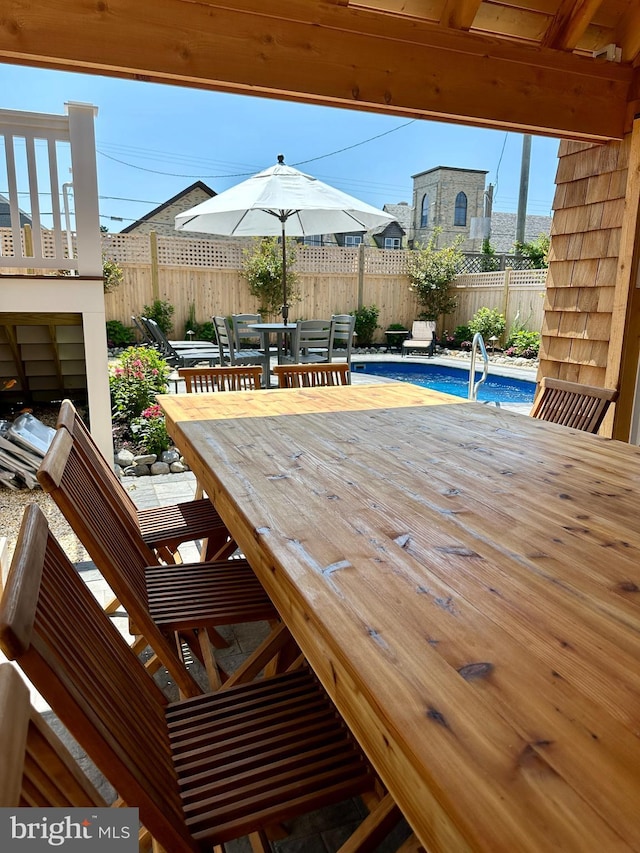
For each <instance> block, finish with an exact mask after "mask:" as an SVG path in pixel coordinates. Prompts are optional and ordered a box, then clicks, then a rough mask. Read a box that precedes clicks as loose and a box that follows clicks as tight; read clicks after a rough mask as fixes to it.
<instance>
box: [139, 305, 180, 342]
mask: <svg viewBox="0 0 640 853" xmlns="http://www.w3.org/2000/svg"><path fill="white" fill-rule="evenodd" d="M174 311H175V308H174V307H173V305H172V304H171V303H170V302H166V301H163V300H162V299H154V301H153V302H152V303H151V305H145V306H144V307H143V309H142V314H143V316H145V317H150V318H151V319H152V320H155V321H156V323H157V324H158V325H159V326H160V328H161V330H162V331H163V332H164V333H165V335H166V336H167V337H169V334H170V333H171V329H172V328H173V320H172V319H171V318H172V317H173V312H174Z"/></svg>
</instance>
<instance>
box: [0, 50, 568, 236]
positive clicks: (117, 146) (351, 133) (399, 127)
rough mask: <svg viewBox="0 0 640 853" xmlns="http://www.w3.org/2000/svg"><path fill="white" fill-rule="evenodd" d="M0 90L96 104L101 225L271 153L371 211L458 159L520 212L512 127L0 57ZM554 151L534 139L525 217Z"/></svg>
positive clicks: (54, 105) (502, 205)
mask: <svg viewBox="0 0 640 853" xmlns="http://www.w3.org/2000/svg"><path fill="white" fill-rule="evenodd" d="M0 92H1V93H2V95H0V109H10V110H27V111H30V112H46V113H56V114H62V113H64V104H65V102H66V101H81V102H84V103H92V104H95V105H96V106H97V107H98V110H99V111H98V116H97V118H96V125H95V126H96V141H97V149H98V154H97V162H98V186H99V194H100V214H101V220H100V221H101V223H102V224H103V225H106V226H107V227H108V228H109V230H110V231H119V230H120V229H121V228H123V227H125V226H126V225H128V224H129V223H130V222H131V221H133V220H135V219H137V218H139V217H141V216H143V215H144V214H146V213H148V212H149V211H150V210H151V209H153V208H154V207H155V206H157V205H158V204H161V203H162V202H163V201H166V200H167V199H168V198H171V196H173V195H175V194H176V193H178V192H180V191H181V190H182V189H184V188H185V187H186V186H188V185H189V184H191V183H193V182H194V181H196V180H202V181H204V182H205V183H206V184H208V185H209V186H210V187H211V188H212V189H214V190H215V191H216V192H221V191H222V190H224V189H226V188H228V187H230V186H232V185H233V184H235V183H238V182H239V181H241V180H244V178H245V177H248V176H249V175H251V174H253V173H254V172H257V171H260V170H261V169H264V168H266V167H267V166H271V165H272V164H273V163H275V162H276V156H277V155H278V154H280V153H283V154H284V155H285V158H286V162H287V164H288V165H290V166H297V168H300V169H301V170H302V171H305V172H308V173H309V174H312V175H315V176H316V177H317V178H320V179H321V180H323V181H326V182H327V183H330V184H332V185H333V186H336V187H339V188H340V189H341V190H343V191H344V192H347V193H350V194H351V195H354V196H357V197H358V198H360V199H362V200H364V201H367V202H369V204H372V205H374V206H375V207H382V206H383V205H384V204H385V203H398V202H400V201H407V202H409V203H411V200H412V181H411V175H413V174H415V173H417V172H422V171H425V170H427V169H431V168H434V167H435V166H455V167H458V168H466V169H484V170H486V171H487V172H488V175H487V183H489V182H491V183H493V184H494V185H496V190H495V192H494V210H497V211H510V212H513V211H515V210H516V208H517V201H518V188H519V182H520V164H521V156H522V135H521V134H516V133H505V132H504V131H493V130H481V129H477V128H471V127H464V126H460V125H454V124H446V123H441V122H430V121H411V120H409V119H403V118H398V117H395V116H384V115H377V114H374V113H366V112H359V111H355V110H346V109H333V108H328V107H317V106H310V105H307V104H296V103H289V102H285V101H277V100H272V99H266V98H252V97H248V96H244V95H228V94H223V93H218V92H208V91H203V90H200V89H185V88H182V87H174V86H164V85H159V84H155V83H142V82H136V81H129V80H118V79H115V78H107V77H97V76H91V75H85V74H69V73H66V72H61V71H47V70H43V69H36V68H28V67H20V66H12V65H0ZM557 150H558V141H557V140H556V139H549V138H544V137H539V136H535V137H533V140H532V151H531V168H530V178H529V195H528V205H527V212H528V213H530V214H540V215H549V214H550V213H551V204H552V201H553V195H554V178H555V173H556V168H557ZM327 155H329V156H327ZM304 161H309V162H304ZM6 189H7V188H6V187H2V186H0V193H1V192H3V191H6ZM112 217H119V218H121V221H120V220H119V219H115V218H112Z"/></svg>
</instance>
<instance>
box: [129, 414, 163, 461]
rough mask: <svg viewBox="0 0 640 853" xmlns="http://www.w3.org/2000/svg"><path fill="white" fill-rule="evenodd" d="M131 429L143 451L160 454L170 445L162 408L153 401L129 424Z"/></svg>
mask: <svg viewBox="0 0 640 853" xmlns="http://www.w3.org/2000/svg"><path fill="white" fill-rule="evenodd" d="M131 431H132V432H133V434H134V436H135V437H136V440H137V442H138V444H139V445H140V447H141V449H142V450H143V451H144V452H145V453H155V455H156V456H160V455H161V454H162V452H163V451H164V450H168V449H169V447H170V446H171V440H170V439H169V436H168V435H167V425H166V423H165V420H164V415H163V414H162V409H161V408H160V406H159V405H158V404H157V403H155V404H154V405H153V406H149V407H148V408H147V409H145V410H144V411H143V412H142V414H141V416H140V417H139V418H136V419H135V420H134V421H133V423H132V424H131Z"/></svg>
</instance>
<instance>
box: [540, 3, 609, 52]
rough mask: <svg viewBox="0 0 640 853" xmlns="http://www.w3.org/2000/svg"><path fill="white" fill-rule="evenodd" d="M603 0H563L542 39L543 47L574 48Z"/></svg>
mask: <svg viewBox="0 0 640 853" xmlns="http://www.w3.org/2000/svg"><path fill="white" fill-rule="evenodd" d="M601 3H602V0H562V2H561V3H560V6H559V8H558V11H557V12H556V14H555V16H554V18H553V20H552V21H551V23H550V24H549V27H548V29H547V31H546V33H545V34H544V38H543V39H542V47H552V48H556V49H558V50H573V49H574V48H575V47H576V45H577V44H578V42H579V41H580V39H581V37H582V35H583V34H584V32H585V30H586V29H587V27H588V26H589V24H590V23H591V21H592V20H593V16H594V15H595V13H596V12H597V11H598V9H599V8H600V5H601Z"/></svg>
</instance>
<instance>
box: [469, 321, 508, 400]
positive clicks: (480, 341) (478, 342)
mask: <svg viewBox="0 0 640 853" xmlns="http://www.w3.org/2000/svg"><path fill="white" fill-rule="evenodd" d="M478 350H479V351H480V354H481V355H482V361H483V367H482V376H481V377H480V379H478V381H477V382H476V358H477V356H478ZM488 375H489V356H488V355H487V348H486V346H485V345H484V338H483V337H482V335H481V334H480V332H476V333H475V335H474V336H473V342H472V344H471V362H470V364H469V393H468V394H467V397H468V398H469V400H477V399H478V390H479V388H480V386H481V385H484V383H485V382H486V381H487V376H488ZM487 402H488V401H487ZM494 403H495V405H496V406H499V405H500V403H498V401H497V400H496V401H494Z"/></svg>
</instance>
